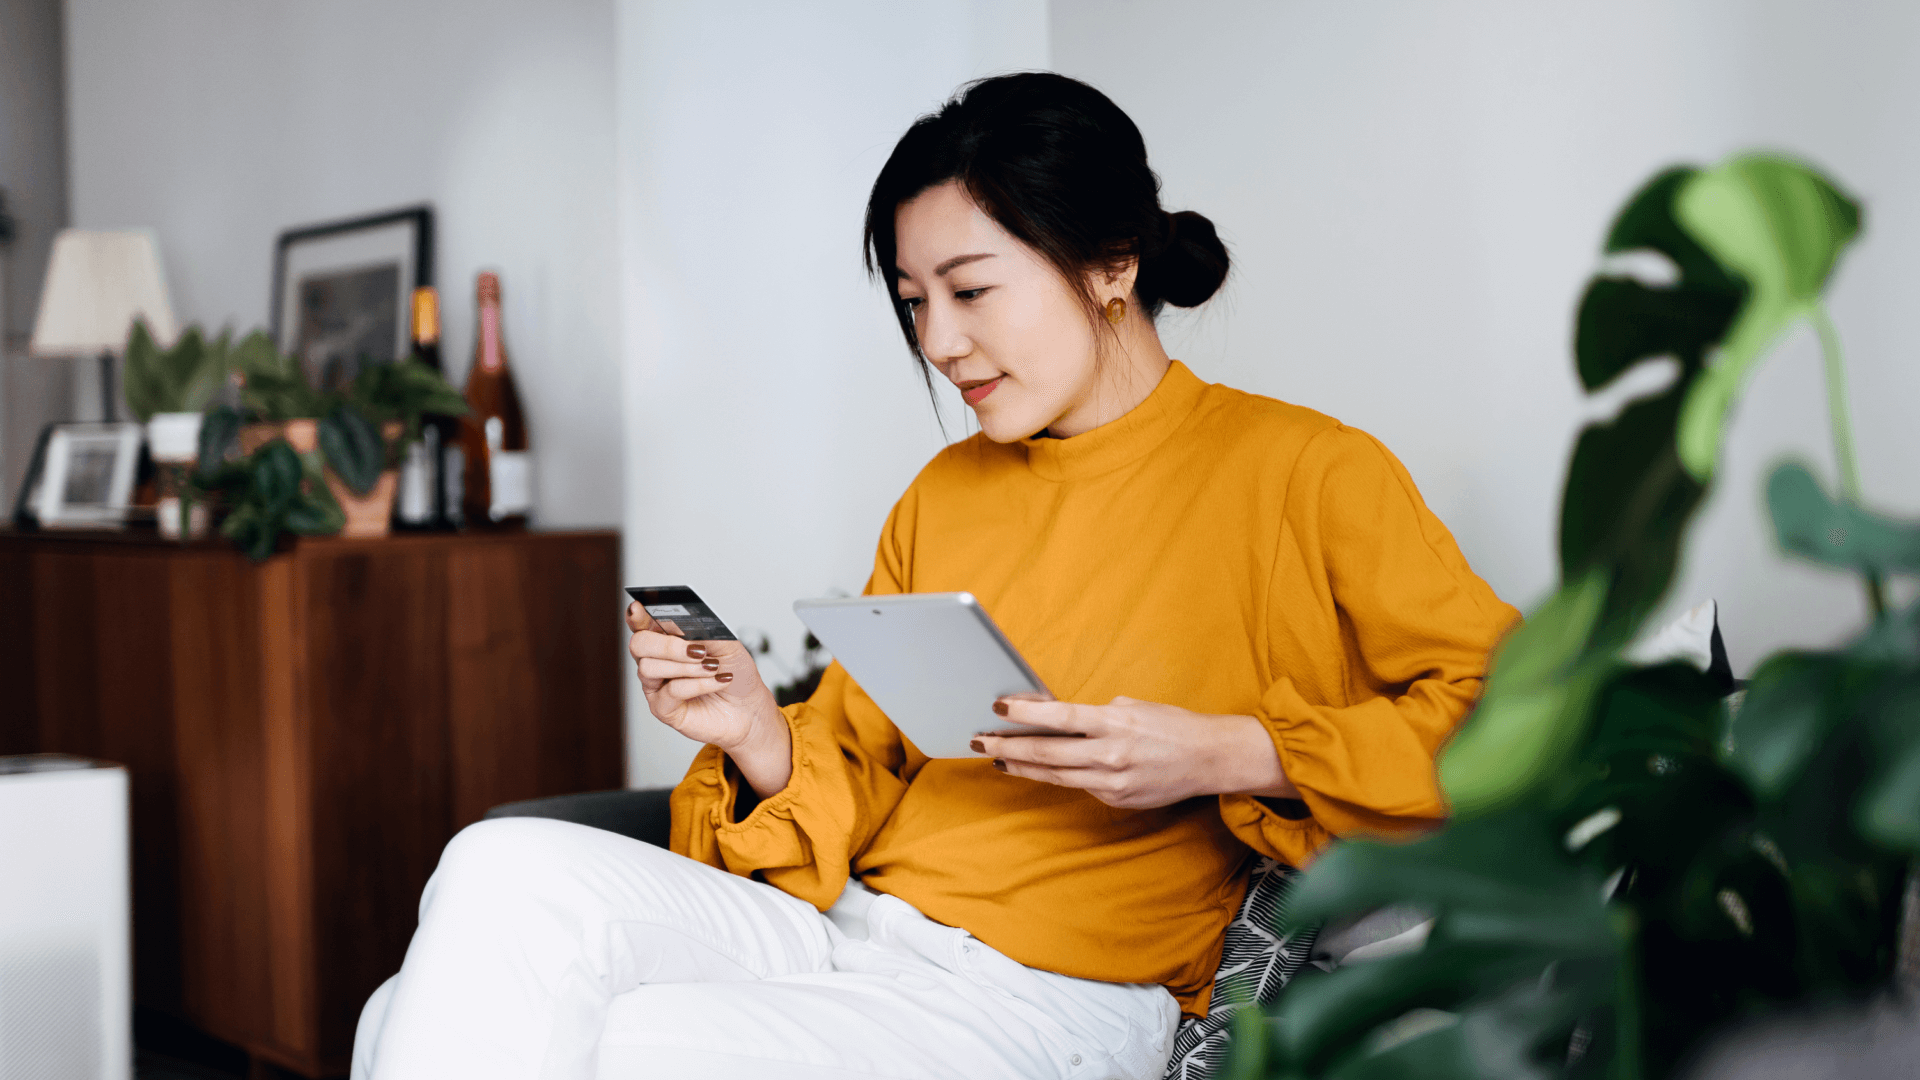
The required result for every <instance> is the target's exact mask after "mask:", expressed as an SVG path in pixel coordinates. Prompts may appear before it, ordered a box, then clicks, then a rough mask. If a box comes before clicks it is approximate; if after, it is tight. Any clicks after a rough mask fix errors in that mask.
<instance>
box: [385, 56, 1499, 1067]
mask: <svg viewBox="0 0 1920 1080" xmlns="http://www.w3.org/2000/svg"><path fill="white" fill-rule="evenodd" d="M1158 188H1159V182H1158V179H1157V178H1156V177H1155V176H1154V174H1153V172H1152V171H1151V170H1150V169H1149V168H1148V165H1147V160H1146V149H1145V146H1144V144H1143V142H1142V140H1141V138H1140V134H1139V132H1138V130H1137V129H1136V128H1135V127H1134V125H1133V123H1132V122H1131V121H1130V120H1129V119H1128V118H1127V117H1126V115H1125V114H1124V113H1122V112H1121V111H1120V110H1119V109H1118V108H1117V107H1116V106H1115V105H1114V104H1113V103H1112V102H1111V101H1109V100H1107V99H1106V98H1105V97H1104V96H1102V95H1101V94H1100V93H1099V92H1098V91H1095V90H1093V89H1092V88H1091V87H1088V86H1086V85H1084V84H1081V83H1078V82H1075V81H1073V80H1070V79H1066V78H1064V77H1061V76H1058V75H1050V74H1023V75H1013V76H1006V77H1002V78H995V79H989V80H986V81H983V82H979V83H976V84H973V85H972V86H970V87H969V88H967V89H966V90H965V91H964V92H963V93H962V94H961V95H960V96H959V97H957V98H955V99H954V100H953V101H951V102H949V103H948V104H947V105H946V106H945V107H944V108H943V109H941V110H940V111H939V112H938V113H936V114H934V115H931V116H928V117H925V118H923V119H921V120H920V121H919V122H918V123H916V124H915V125H914V126H913V127H912V128H911V129H910V130H909V131H908V132H907V134H906V135H905V136H904V137H903V138H902V139H901V140H900V143H899V145H898V146H897V147H896V148H895V149H894V152H893V155H892V156H891V158H889V160H888V161H887V164H886V166H885V168H884V169H882V171H881V174H880V177H879V179H878V181H877V182H876V183H875V185H874V189H873V195H872V199H871V201H870V203H869V206H868V212H867V229H866V232H867V251H868V259H869V267H870V268H871V269H872V270H873V271H874V272H876V273H877V274H879V275H880V276H881V278H882V279H883V280H884V281H885V282H886V286H887V291H888V293H889V294H890V295H891V296H892V297H893V298H894V299H895V301H896V303H897V309H898V311H899V315H900V326H901V330H902V332H903V333H904V334H905V336H906V339H907V344H908V346H909V347H910V348H912V349H914V350H915V353H916V355H917V356H918V358H919V360H920V362H921V363H922V365H923V370H925V369H926V368H930V369H931V370H932V371H937V372H938V373H939V374H940V375H941V376H943V377H945V378H946V379H948V380H950V381H951V382H953V383H954V384H955V385H956V386H957V387H958V388H959V389H960V391H961V394H962V396H963V397H964V398H965V400H966V402H967V404H968V405H969V406H970V407H971V408H972V410H973V412H974V415H975V416H976V417H977V418H978V420H979V424H980V433H979V434H978V435H976V436H974V437H973V438H970V439H967V440H965V441H963V442H960V443H958V444H955V445H954V446H951V447H949V448H948V449H947V450H945V451H943V452H942V453H940V454H939V455H938V456H936V457H935V458H934V460H933V461H932V462H931V463H930V464H929V465H927V467H926V468H925V470H924V471H922V472H921V474H920V476H919V477H918V478H917V479H916V480H915V481H914V482H913V485H912V486H911V487H910V488H908V490H907V492H906V494H905V495H904V496H902V498H901V499H900V502H899V503H898V505H896V506H895V508H894V510H893V513H892V515H891V516H890V517H889V518H888V520H887V523H886V526H885V528H884V530H883V531H882V534H881V537H880V544H879V553H878V557H877V559H876V561H875V566H874V572H873V577H872V579H871V580H870V581H869V583H868V591H869V592H871V593H896V592H944V591H958V590H966V591H969V592H972V593H973V594H975V595H976V596H978V597H979V598H980V599H981V601H982V602H983V603H984V605H985V606H986V608H987V609H988V610H989V611H991V612H992V613H993V615H994V618H995V619H996V620H997V621H998V622H999V623H1000V625H1001V626H1002V627H1003V628H1004V629H1005V630H1006V632H1007V634H1008V636H1009V637H1010V638H1011V639H1012V640H1013V642H1014V643H1015V644H1016V645H1017V646H1018V647H1019V648H1020V650H1021V652H1022V653H1023V654H1024V655H1025V656H1026V657H1027V658H1028V659H1029V661H1030V662H1031V663H1032V664H1033V666H1034V668H1035V669H1036V670H1037V671H1038V672H1039V673H1040V674H1041V676H1042V677H1043V678H1044V679H1045V680H1046V681H1047V683H1048V685H1050V686H1052V687H1054V688H1055V689H1056V690H1058V691H1059V692H1060V694H1061V697H1062V699H1063V700H1061V701H1057V702H1030V701H1013V700H1009V701H1004V702H1000V703H997V704H996V706H995V711H996V712H998V713H999V714H1000V715H1002V716H1005V717H1007V718H1008V719H1010V720H1014V721H1018V722H1021V723H1028V724H1038V725H1042V726H1046V727H1051V728H1058V729H1062V730H1066V731H1071V732H1076V733H1079V734H1082V735H1084V736H1085V738H1081V739H1056V738H1046V737H994V736H990V735H981V736H980V737H979V738H978V739H977V740H976V741H975V743H974V749H975V750H976V751H977V752H978V754H979V756H978V757H977V758H974V759H968V760H960V759H940V760H931V761H930V760H928V759H926V758H925V757H923V756H922V755H920V754H919V753H918V752H917V751H916V750H914V748H913V747H911V746H909V745H907V744H905V743H904V742H903V741H902V740H901V738H900V736H899V733H898V732H897V731H896V730H895V729H894V727H893V725H892V724H891V723H890V722H889V721H888V720H887V718H886V717H885V716H884V715H882V714H881V713H880V712H879V711H878V710H877V709H876V708H875V706H874V705H873V703H872V702H871V701H870V700H869V699H868V698H867V697H866V695H864V694H863V693H862V692H861V691H860V688H859V687H858V686H857V685H855V684H854V683H853V682H852V681H851V680H849V679H848V678H847V676H846V674H845V673H844V672H843V671H842V670H840V669H839V668H838V667H837V666H836V667H833V668H830V669H829V670H828V672H827V674H826V676H825V677H824V678H823V679H822V681H821V685H820V688H819V691H818V692H817V693H815V694H814V695H813V697H812V699H811V700H809V701H807V702H806V703H804V704H801V705H797V706H792V707H789V708H787V709H784V710H782V709H779V708H777V707H776V706H775V704H774V701H773V697H772V695H771V694H770V693H769V692H768V690H767V688H766V686H765V685H764V683H763V682H762V681H761V677H760V674H759V672H758V671H757V670H756V669H755V667H754V664H753V660H752V658H751V656H750V655H749V654H748V653H747V652H746V651H745V650H744V649H742V648H741V647H740V646H739V645H738V644H736V643H733V642H705V643H693V642H687V641H685V640H682V639H680V638H678V637H675V636H671V635H669V634H666V633H663V632H661V631H660V630H659V629H657V628H656V627H654V626H653V625H652V624H651V623H650V622H649V621H648V619H647V616H646V615H645V613H644V612H643V611H642V610H641V609H639V608H638V607H637V606H635V607H633V608H630V609H629V611H628V620H629V625H630V626H631V627H632V629H633V631H634V634H633V638H632V644H631V652H632V655H633V658H634V660H635V663H636V666H637V669H638V675H639V678H640V683H641V689H642V690H643V692H644V693H645V694H646V698H647V702H648V705H649V707H650V708H651V710H652V712H653V714H654V715H655V716H656V717H658V718H659V719H660V720H661V721H662V722H664V723H666V724H668V725H669V726H671V727H673V728H675V729H676V730H678V731H679V732H681V733H682V734H684V735H686V736H688V737H689V738H692V739H695V740H697V741H699V742H701V743H704V744H705V746H704V748H703V749H702V750H701V751H700V753H699V756H698V757H697V758H696V759H695V761H694V764H693V766H692V768H691V769H690V771H689V772H688V774H687V777H686V779H685V780H683V781H682V782H681V784H680V786H679V788H678V789H677V790H676V791H675V793H674V799H673V845H672V852H671V853H669V852H663V851H660V850H658V849H654V848H650V847H648V846H647V845H644V844H640V843H638V842H635V841H631V840H628V839H626V838H623V837H619V836H615V835H613V834H611V833H605V832H598V831H596V830H592V829H586V828H582V827H579V826H574V825H569V824H565V823H560V822H551V821H537V820H507V821H496V822H488V823H484V824H481V825H476V826H474V827H473V828H471V829H468V830H467V831H465V832H463V833H461V834H460V836H458V837H456V838H455V839H454V841H453V842H452V843H451V844H449V845H448V848H447V851H446V853H445V855H444V856H443V858H442V860H441V863H440V867H439V869H438V870H437V871H436V873H435V875H434V878H433V881H432V882H430V883H429V885H428V886H427V890H426V895H425V897H424V898H423V900H422V903H421V922H420V928H419V931H418V932H417V933H416V935H415V937H414V941H413V945H412V947H411V949H410V950H409V952H408V954H407V960H406V964H405V966H404V967H403V968H402V969H401V972H400V974H399V975H398V976H396V977H395V979H394V980H392V981H390V982H389V983H388V984H387V985H386V986H385V987H382V989H381V991H380V992H378V993H376V994H375V995H374V998H373V1000H371V1001H370V1002H369V1003H368V1006H367V1010H366V1015H365V1017H364V1018H363V1020H362V1027H361V1033H360V1041H359V1045H358V1046H356V1050H355V1056H356V1076H365V1075H372V1076H377V1077H382V1078H385V1077H410V1076H429V1075H462V1076H502V1077H505V1076H536V1075H538V1076H555V1077H558V1076H568V1077H574V1076H579V1077H585V1076H592V1075H600V1076H606V1077H615V1076H622V1077H637V1076H651V1075H661V1076H668V1075H673V1076H682V1075H686V1076H693V1075H699V1076H709V1077H713V1076H756V1077H759V1076H782V1077H793V1076H819V1077H828V1076H833V1077H841V1076H887V1077H922V1076H926V1077H947V1076H951V1077H968V1078H981V1077H997V1076H1006V1077H1014V1076H1020V1077H1034V1076H1061V1077H1128V1078H1142V1080H1151V1078H1153V1077H1157V1076H1158V1075H1159V1072H1160V1070H1161V1068H1162V1067H1163V1066H1164V1064H1165V1061H1166V1055H1167V1052H1168V1048H1169V1045H1170V1039H1171V1035H1172V1032H1173V1029H1174V1027H1175V1025H1176V1024H1177V1022H1178V1020H1179V1018H1180V1016H1181V1015H1182V1014H1183V1013H1184V1014H1187V1015H1203V1014H1204V1013H1205V1011H1206V1008H1207V1003H1208V994H1209V990H1210V984H1211V981H1212V978H1213V975H1214V971H1215V967H1216V965H1217V963H1218V961H1219V949H1220V939H1221V934H1222V931H1223V929H1224V928H1225V926H1226V924H1227V922H1228V920H1229V919H1230V918H1231V917H1232V916H1233V914H1234V912H1235V910H1236V908H1237V906H1238V905H1239V903H1240V900H1241V897H1242V895H1243V893H1244V891H1245V888H1246V871H1247V868H1248V866H1249V864H1250V862H1251V860H1252V858H1253V856H1254V854H1255V853H1256V852H1257V853H1260V854H1265V855H1268V856H1271V857H1274V858H1277V859H1280V860H1283V861H1286V862H1289V863H1292V864H1294V865H1302V864H1304V863H1306V862H1307V861H1308V860H1309V859H1310V858H1311V857H1312V856H1313V854H1314V853H1315V852H1316V851H1318V850H1319V849H1320V848H1321V847H1323V846H1324V845H1325V844H1326V843H1327V842H1328V841H1329V840H1330V839H1331V838H1332V837H1334V836H1341V835H1353V834H1375V835H1380V834H1384V835H1404V834H1407V833H1409V832H1414V831H1418V830H1420V829H1422V828H1426V827H1429V826H1431V825H1433V824H1434V823H1436V822H1438V821H1440V820H1441V818H1442V817H1443V815H1444V813H1445V809H1444V806H1443V804H1442V801H1441V797H1440V794H1439V792H1438V791H1437V789H1436V786H1435V780H1434V769H1433V758H1434V754H1435V751H1436V750H1437V748H1438V747H1439V745H1440V743H1441V741H1442V740H1443V739H1444V738H1445V737H1446V736H1447V734H1448V733H1449V732H1450V731H1451V730H1452V729H1453V728H1454V726H1455V725H1456V724H1457V723H1458V721H1459V720H1460V718H1461V716H1462V715H1463V714H1464V713H1465V712H1466V710H1467V708H1468V707H1469V706H1470V705H1471V703H1472V702H1473V700H1474V697H1475V695H1476V693H1477V692H1478V689H1479V685H1480V680H1481V677H1482V675H1483V673H1484V669H1485V664H1486V657H1487V653H1488V650H1489V649H1490V647H1491V646H1492V645H1493V643H1494V642H1495V640H1496V639H1497V638H1498V637H1499V635H1500V634H1501V633H1502V632H1503V631H1504V630H1505V629H1506V628H1507V626H1508V625H1509V624H1510V623H1511V622H1512V621H1513V620H1514V618H1515V613H1514V611H1513V610H1512V609H1511V608H1509V607H1507V606H1506V605H1505V604H1503V603H1501V602H1500V601H1499V600H1498V599H1497V598H1496V597H1495V596H1494V595H1493V593H1492V591H1491V590H1490V589H1488V588H1487V586H1486V585H1485V584H1484V583H1483V582H1482V581H1481V580H1480V579H1479V578H1477V577H1475V576H1474V574H1473V572H1472V571H1471V570H1470V569H1469V568H1468V567H1467V564H1466V562H1465V560H1464V559H1463V558H1462V557H1461V555H1460V552H1459V550H1458V549H1457V548H1456V547H1455V545H1454V543H1453V540H1452V538H1451V537H1450V536H1449V535H1448V533H1447V531H1446V529H1445V527H1444V526H1442V525H1441V524H1440V522H1439V521H1438V520H1437V519H1436V518H1435V517H1434V516H1433V515H1432V514H1431V513H1430V512H1428V510H1427V509H1426V507H1425V506H1424V504H1422V502H1421V500H1420V497H1419V494H1418V493H1417V492H1416V491H1415V490H1414V486H1413V483H1412V481H1411V480H1409V479H1408V477H1407V474H1406V472H1405V470H1404V469H1402V468H1401V467H1400V465H1399V463H1398V462H1396V461H1395V460H1394V459H1393V457H1392V455H1390V454H1389V453H1387V451H1386V450H1385V449H1384V448H1383V447H1382V446H1381V445H1380V444H1379V443H1377V442H1375V441H1374V440H1373V439H1372V438H1370V437H1369V436H1367V435H1364V434H1362V433H1360V432H1358V431H1355V430H1353V429H1351V428H1347V427H1343V426H1342V425H1340V424H1339V423H1338V422H1336V421H1334V420H1331V419H1329V418H1327V417H1324V416H1321V415H1319V414H1317V413H1314V412H1312V411H1310V410H1307V409H1304V408H1300V407H1297V406H1293V405H1288V404H1284V403H1281V402H1278V401H1273V400H1270V399H1266V398H1260V397H1255V396H1253V395H1250V394H1245V393H1241V392H1239V391H1235V390H1230V389H1227V388H1225V387H1220V386H1212V385H1208V384H1206V383H1204V382H1202V381H1200V380H1199V379H1198V378H1196V377H1195V376H1194V375H1193V373H1192V372H1190V371H1188V370H1187V369H1186V367H1185V366H1183V365H1181V364H1180V363H1178V362H1176V361H1173V360H1171V359H1169V358H1168V356H1167V354H1166V352H1165V350H1164V349H1163V348H1162V347H1161V344H1160V339H1159V336H1158V334H1157V333H1156V332H1155V330H1154V322H1153V320H1154V317H1155V316H1156V315H1157V314H1158V313H1159V312H1160V310H1161V308H1162V307H1163V305H1165V304H1169V303H1170V304H1174V305H1177V306H1186V307H1191V306H1194V305H1198V304H1200V303H1203V302H1204V301H1205V300H1206V299H1207V298H1208V297H1210V296H1211V295H1212V294H1213V293H1214V292H1215V291H1216V290H1217V289H1218V288H1219V286H1220V284H1221V282H1222V281H1223V280H1224V278H1225V276H1226V271H1227V252H1226V249H1225V248H1224V246H1223V245H1222V244H1221V243H1220V241H1219V239H1218V238H1217V237H1216V236H1215V234H1214V229H1213V226H1212V225H1211V224H1210V223H1209V222H1208V221H1207V220H1206V219H1205V218H1203V217H1201V216H1199V215H1198V214H1194V213H1179V214H1173V215H1168V214H1167V213H1166V212H1165V211H1164V210H1163V209H1162V208H1161V207H1160V205H1159V195H1158ZM928 378H929V385H931V378H932V376H931V372H929V375H928ZM1099 702H1105V704H1097V703H1099ZM983 719H985V718H983ZM982 726H983V727H987V726H991V725H990V724H986V723H983V725H982ZM849 875H851V876H852V880H851V881H850V880H849Z"/></svg>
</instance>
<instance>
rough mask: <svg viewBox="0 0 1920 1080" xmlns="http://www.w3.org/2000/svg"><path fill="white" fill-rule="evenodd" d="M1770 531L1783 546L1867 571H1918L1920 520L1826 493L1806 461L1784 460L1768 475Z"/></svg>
mask: <svg viewBox="0 0 1920 1080" xmlns="http://www.w3.org/2000/svg"><path fill="white" fill-rule="evenodd" d="M1767 509H1768V511H1769V512H1770V513H1771V515H1772V517H1773V529H1774V534H1775V536H1777V537H1778V538H1779V540H1780V546H1781V547H1782V548H1784V549H1786V550H1787V551H1789V552H1791V553H1793V554H1795V555H1799V556H1801V557H1803V558H1807V559H1811V560H1813V561H1814V562H1818V563H1824V564H1826V565H1828V566H1835V567H1839V568H1841V569H1844V570H1855V571H1859V572H1861V573H1866V574H1882V573H1886V572H1887V571H1890V570H1904V571H1920V525H1916V524H1910V523H1906V522H1900V521H1895V520H1893V519H1891V518H1886V517H1881V516H1880V515H1878V514H1871V513H1868V512H1867V511H1865V510H1862V509H1860V508H1859V507H1856V506H1851V505H1848V504H1845V503H1842V502H1839V501H1838V500H1835V499H1832V498H1830V497H1828V495H1827V493H1826V492H1825V491H1823V490H1821V487H1820V481H1818V480H1816V479H1814V476H1813V473H1812V472H1811V471H1809V470H1808V469H1807V467H1806V466H1805V465H1802V464H1800V463H1798V462H1788V463H1786V464H1784V465H1781V466H1779V467H1778V468H1776V469H1774V470H1773V475H1772V476H1771V477H1770V478H1769V479H1768V480H1767Z"/></svg>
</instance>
